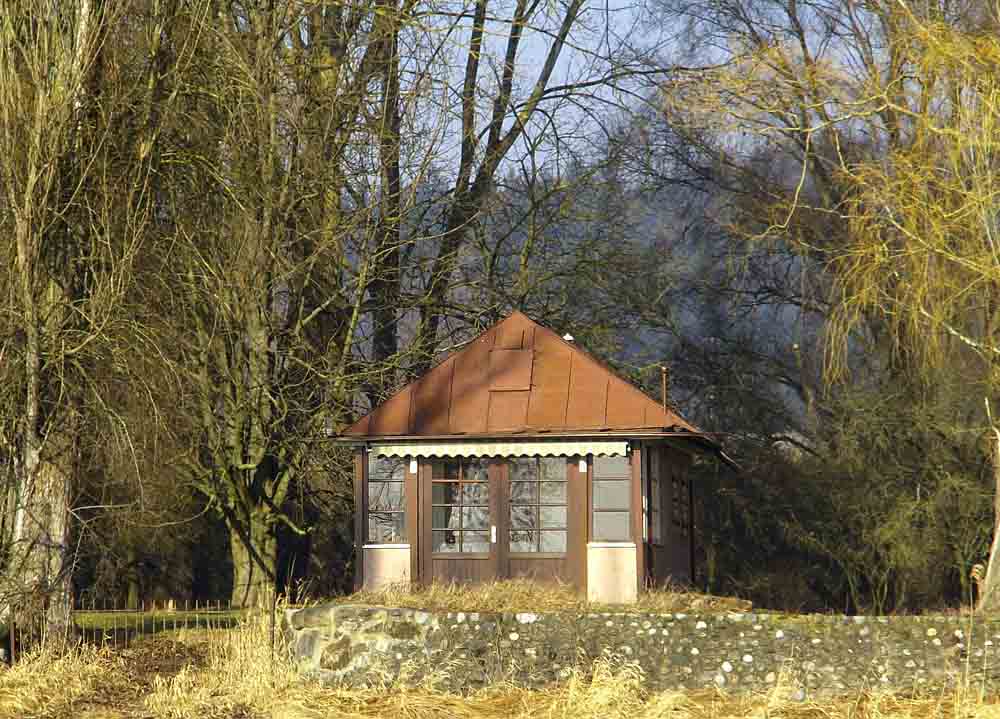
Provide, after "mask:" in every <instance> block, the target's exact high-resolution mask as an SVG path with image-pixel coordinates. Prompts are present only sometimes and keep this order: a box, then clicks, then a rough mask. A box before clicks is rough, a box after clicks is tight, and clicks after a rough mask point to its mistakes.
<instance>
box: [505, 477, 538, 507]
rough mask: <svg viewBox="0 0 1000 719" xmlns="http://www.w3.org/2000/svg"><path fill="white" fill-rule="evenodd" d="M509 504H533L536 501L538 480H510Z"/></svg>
mask: <svg viewBox="0 0 1000 719" xmlns="http://www.w3.org/2000/svg"><path fill="white" fill-rule="evenodd" d="M510 501H511V504H534V503H535V502H537V501H538V482H511V483H510Z"/></svg>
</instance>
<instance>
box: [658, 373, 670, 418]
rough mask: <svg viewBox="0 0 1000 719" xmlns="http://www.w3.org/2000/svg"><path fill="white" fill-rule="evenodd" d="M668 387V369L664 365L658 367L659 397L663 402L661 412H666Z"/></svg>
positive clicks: (668, 398) (668, 399)
mask: <svg viewBox="0 0 1000 719" xmlns="http://www.w3.org/2000/svg"><path fill="white" fill-rule="evenodd" d="M669 387H670V368H669V367H667V366H666V365H660V397H661V398H662V400H663V411H664V412H666V411H667V405H668V403H669V401H670V397H669V395H668V394H667V392H668V390H669Z"/></svg>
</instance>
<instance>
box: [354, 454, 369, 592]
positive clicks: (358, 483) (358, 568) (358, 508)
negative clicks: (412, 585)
mask: <svg viewBox="0 0 1000 719" xmlns="http://www.w3.org/2000/svg"><path fill="white" fill-rule="evenodd" d="M365 459H366V457H365V450H364V449H359V450H357V451H356V452H355V453H354V591H356V592H357V591H360V590H361V588H362V587H363V586H364V583H365V549H364V547H365V534H366V532H365V525H364V523H365V516H366V515H367V507H366V506H365V495H366V492H365V484H366V481H365V480H366V476H365V475H366V474H367V466H366V464H367V462H365Z"/></svg>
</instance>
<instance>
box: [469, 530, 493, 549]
mask: <svg viewBox="0 0 1000 719" xmlns="http://www.w3.org/2000/svg"><path fill="white" fill-rule="evenodd" d="M462 551H463V552H488V551H490V533H489V532H462Z"/></svg>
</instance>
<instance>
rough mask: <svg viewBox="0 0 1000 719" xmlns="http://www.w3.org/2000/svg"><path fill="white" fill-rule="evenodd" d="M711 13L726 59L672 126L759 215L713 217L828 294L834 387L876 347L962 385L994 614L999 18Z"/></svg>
mask: <svg viewBox="0 0 1000 719" xmlns="http://www.w3.org/2000/svg"><path fill="white" fill-rule="evenodd" d="M710 7H711V8H712V10H713V11H714V12H710V13H708V14H701V15H700V17H701V18H702V20H704V19H705V18H709V21H710V22H712V23H713V24H714V25H713V27H714V28H715V30H714V31H720V29H721V28H725V29H726V32H728V33H729V35H728V37H729V48H730V50H731V53H730V55H729V57H728V58H727V60H728V62H727V63H726V64H725V65H724V66H722V67H715V68H712V69H710V70H705V71H704V72H702V73H696V74H690V75H688V76H685V77H680V76H678V77H677V78H675V80H674V81H673V82H672V83H670V84H669V85H668V86H667V88H666V98H667V107H668V111H669V113H670V115H671V117H673V118H676V119H677V121H678V123H679V124H680V125H682V126H687V127H690V128H694V127H700V128H702V129H703V130H705V131H707V132H708V133H709V134H711V135H712V136H713V137H714V138H715V141H714V142H713V143H711V148H710V152H711V154H713V155H714V160H715V162H716V163H717V164H718V166H719V167H720V168H724V170H723V171H724V172H727V173H729V175H730V177H731V178H733V179H738V180H741V181H744V182H747V183H748V184H753V185H754V186H755V187H756V188H757V190H758V192H757V193H756V195H755V198H754V199H755V202H752V203H750V202H747V203H734V204H733V205H732V206H730V207H729V208H727V213H726V217H725V221H726V222H728V224H729V227H730V228H731V229H732V230H733V231H734V233H735V234H737V235H739V236H741V237H743V238H745V239H747V240H750V241H752V242H767V243H783V244H785V245H786V246H790V247H792V248H794V250H795V251H796V252H798V253H799V254H800V255H801V256H802V257H803V258H806V259H808V260H809V261H810V262H811V263H812V265H813V267H816V268H820V271H821V272H822V273H823V274H824V275H825V276H827V277H828V278H829V279H830V280H831V281H832V283H831V285H830V288H829V293H828V295H827V298H826V299H827V300H828V301H829V302H830V305H831V307H832V308H833V311H832V314H831V315H830V318H829V322H828V324H827V326H826V328H825V329H826V338H827V344H826V349H827V362H826V370H827V378H828V379H829V380H830V381H831V382H836V381H838V380H841V379H844V378H847V377H850V376H851V368H852V363H855V362H856V360H857V359H858V357H859V356H860V355H861V354H863V353H866V352H867V351H869V350H870V349H871V348H872V347H873V346H874V345H873V342H874V340H873V338H875V337H887V338H888V339H889V348H888V352H887V353H886V356H885V359H884V361H883V366H884V367H885V368H886V369H887V370H888V371H889V373H890V374H891V373H892V372H900V373H908V374H910V376H915V377H916V378H917V379H918V380H919V378H921V377H923V378H924V379H925V386H924V390H923V391H925V392H930V393H933V392H934V391H935V383H934V382H933V381H932V380H931V378H933V377H934V376H935V375H936V374H939V373H940V372H942V371H947V370H949V369H950V370H952V371H961V372H963V373H964V374H965V376H966V377H967V378H968V381H967V383H966V385H965V386H966V387H967V392H968V393H969V396H970V398H971V399H975V400H976V401H977V403H978V405H979V406H980V407H981V408H982V410H981V411H980V412H979V413H978V415H977V416H974V417H972V418H971V419H969V418H967V419H966V422H967V424H966V426H964V427H962V428H961V430H962V431H964V432H972V433H979V434H980V435H981V436H982V437H983V439H984V444H983V458H984V464H985V465H986V466H990V465H992V467H993V470H992V473H993V478H992V481H993V483H994V485H995V490H996V497H997V500H996V501H997V504H996V506H995V511H994V514H995V526H994V531H993V537H994V539H993V543H992V546H991V548H990V551H989V560H988V571H987V576H986V579H985V583H984V588H983V593H982V595H981V598H980V599H981V605H982V606H983V607H986V608H991V609H992V608H996V607H997V606H1000V591H997V587H998V585H1000V566H998V561H1000V560H998V559H997V554H998V549H1000V427H998V424H997V422H996V420H995V419H994V415H995V413H996V407H995V405H996V399H997V394H998V384H997V380H998V379H1000V373H998V369H1000V364H998V360H1000V334H998V332H1000V263H998V260H1000V255H998V246H997V241H998V238H997V230H998V227H997V214H996V198H997V196H998V195H997V193H998V190H1000V184H998V183H997V175H996V173H997V170H998V169H1000V162H998V160H1000V155H998V154H997V150H998V147H1000V145H998V141H1000V122H998V120H1000V43H998V41H997V39H996V31H997V27H998V22H997V16H996V14H995V12H994V11H993V10H992V9H991V8H988V7H983V6H978V5H971V6H964V7H963V8H961V9H951V8H948V7H933V8H932V7H929V6H921V7H919V8H917V7H915V6H911V5H909V4H907V3H906V2H905V1H904V0H889V1H886V2H875V3H868V4H866V5H865V6H864V7H860V6H858V5H856V4H855V3H853V2H849V1H847V0H844V1H841V0H826V1H824V2H821V3H818V4H811V5H809V6H808V7H806V6H800V5H798V4H796V3H795V2H788V1H783V0H775V1H774V2H748V3H742V2H740V0H732V1H729V0H722V1H721V2H713V3H711V4H710ZM741 8H742V11H741V12H736V10H739V9H741ZM702 20H699V21H693V23H692V26H698V25H701V23H702ZM701 26H702V28H703V29H704V26H703V25H701ZM765 158H766V159H767V160H768V162H767V163H766V164H765V162H764V160H765ZM901 376H902V375H901ZM963 570H964V571H966V572H967V571H968V567H964V568H963Z"/></svg>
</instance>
